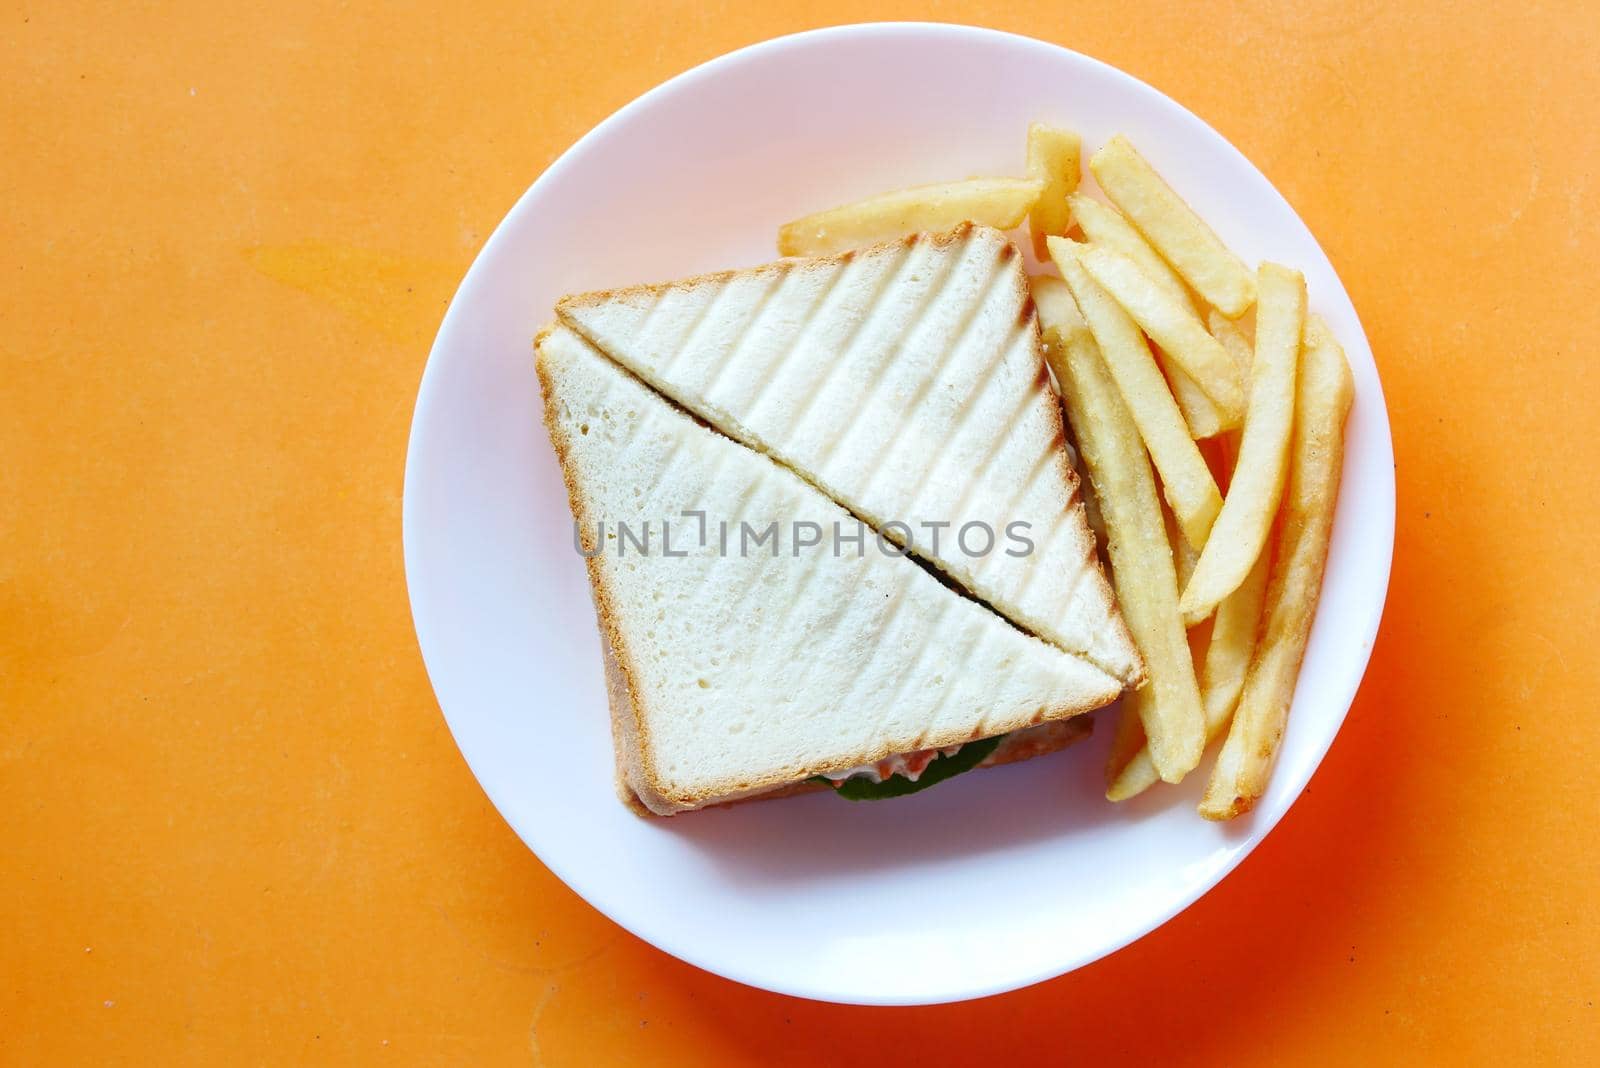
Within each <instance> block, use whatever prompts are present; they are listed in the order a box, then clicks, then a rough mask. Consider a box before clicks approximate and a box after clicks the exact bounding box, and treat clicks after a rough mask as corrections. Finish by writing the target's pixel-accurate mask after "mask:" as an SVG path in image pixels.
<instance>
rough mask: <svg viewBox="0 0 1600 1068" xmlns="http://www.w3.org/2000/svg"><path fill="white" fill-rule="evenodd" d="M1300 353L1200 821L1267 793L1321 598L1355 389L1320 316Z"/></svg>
mask: <svg viewBox="0 0 1600 1068" xmlns="http://www.w3.org/2000/svg"><path fill="white" fill-rule="evenodd" d="M1305 348H1306V351H1305V355H1304V367H1303V369H1302V373H1301V375H1300V382H1299V386H1298V388H1297V390H1296V397H1295V419H1294V424H1295V425H1294V444H1293V449H1292V454H1293V461H1292V471H1291V474H1290V477H1289V489H1288V492H1287V493H1286V494H1285V496H1284V502H1283V517H1282V520H1281V523H1280V526H1279V529H1278V538H1277V548H1276V551H1275V552H1274V553H1273V566H1272V577H1271V579H1270V581H1269V584H1268V587H1267V594H1266V609H1265V616H1264V618H1263V621H1262V625H1261V631H1260V633H1261V638H1260V644H1259V647H1258V648H1257V649H1256V651H1255V654H1254V656H1253V657H1252V658H1251V663H1250V670H1249V673H1248V675H1247V676H1246V678H1245V683H1244V692H1243V695H1242V696H1241V697H1240V698H1239V705H1238V708H1237V709H1236V710H1235V712H1234V714H1233V725H1232V726H1231V727H1230V728H1229V731H1228V740H1227V742H1225V743H1224V744H1223V746H1222V752H1221V754H1219V755H1218V757H1217V766H1216V767H1215V768H1214V769H1213V770H1212V773H1211V780H1210V782H1209V783H1208V784H1207V786H1206V792H1205V796H1204V797H1203V798H1202V799H1201V801H1200V814H1201V815H1202V816H1205V817H1206V818H1207V819H1214V820H1225V819H1232V818H1233V817H1235V816H1238V815H1240V814H1241V813H1244V812H1248V811H1249V810H1250V809H1251V808H1252V807H1254V805H1255V803H1256V801H1257V800H1259V799H1260V797H1261V795H1262V793H1264V792H1265V790H1266V787H1267V778H1268V776H1269V775H1270V774H1271V772H1272V765H1273V763H1274V761H1276V759H1277V756H1278V747H1279V745H1280V743H1281V742H1282V741H1283V729H1284V724H1285V723H1286V722H1287V719H1288V715H1289V706H1290V704H1291V703H1292V702H1293V701H1294V691H1295V682H1296V679H1297V678H1298V676H1299V674H1300V664H1301V662H1302V661H1303V660H1304V659H1305V653H1306V643H1307V641H1309V639H1310V637H1311V624H1312V622H1313V620H1315V618H1316V614H1317V601H1318V599H1319V597H1320V596H1321V591H1322V572H1323V568H1324V566H1325V565H1326V564H1327V560H1328V541H1329V538H1330V537H1331V536H1332V533H1333V513H1334V508H1335V506H1336V505H1337V503H1338V498H1339V475H1340V471H1341V469H1342V467H1343V464H1344V421H1345V416H1346V415H1347V414H1348V413H1349V411H1350V405H1351V404H1352V402H1353V401H1354V399H1355V383H1354V382H1353V381H1352V379H1351V377H1350V366H1349V364H1347V363H1346V362H1345V358H1344V351H1343V350H1342V349H1341V348H1340V347H1339V344H1338V342H1337V341H1335V340H1334V339H1333V335H1332V333H1330V332H1329V330H1328V328H1327V326H1326V324H1324V323H1323V322H1322V321H1321V319H1319V318H1317V317H1312V319H1311V320H1310V321H1309V322H1308V323H1307V325H1306V339H1305ZM1258 355H1259V353H1258ZM1241 463H1242V461H1241Z"/></svg>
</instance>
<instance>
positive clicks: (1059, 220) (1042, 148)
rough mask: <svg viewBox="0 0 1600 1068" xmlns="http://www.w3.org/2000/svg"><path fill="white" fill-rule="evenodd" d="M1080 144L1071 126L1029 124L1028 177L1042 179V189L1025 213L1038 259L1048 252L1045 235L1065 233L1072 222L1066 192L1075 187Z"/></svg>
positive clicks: (1078, 167) (1040, 123)
mask: <svg viewBox="0 0 1600 1068" xmlns="http://www.w3.org/2000/svg"><path fill="white" fill-rule="evenodd" d="M1082 148H1083V145H1082V142H1081V141H1079V140H1078V135H1077V134H1075V133H1073V132H1072V131H1070V130H1062V129H1058V128H1057V127H1054V126H1046V125H1045V124H1044V123H1042V122H1036V123H1033V124H1032V125H1031V126H1029V127H1028V177H1029V178H1035V179H1038V180H1039V181H1041V182H1043V183H1044V191H1043V192H1042V193H1040V194H1039V199H1038V200H1036V201H1034V204H1033V210H1032V211H1030V212H1029V213H1028V232H1029V233H1030V234H1031V235H1032V236H1033V254H1034V255H1035V256H1037V257H1038V258H1039V259H1040V260H1043V259H1044V258H1045V256H1046V255H1047V252H1046V250H1045V243H1044V239H1045V238H1047V237H1050V236H1051V235H1054V236H1056V237H1062V236H1065V234H1066V232H1067V226H1068V225H1069V224H1070V223H1071V222H1072V213H1071V211H1070V209H1069V208H1068V207H1067V196H1068V195H1069V194H1070V193H1072V191H1073V190H1075V189H1077V188H1078V178H1079V175H1080V173H1081V171H1082V165H1081V163H1080V158H1081V156H1082Z"/></svg>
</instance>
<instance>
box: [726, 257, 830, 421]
mask: <svg viewBox="0 0 1600 1068" xmlns="http://www.w3.org/2000/svg"><path fill="white" fill-rule="evenodd" d="M839 263H840V265H841V266H840V269H839V270H837V271H835V272H833V276H832V277H831V278H829V279H828V281H827V284H826V285H824V286H823V289H822V293H821V294H820V295H819V296H818V297H817V300H816V302H815V303H813V304H812V305H811V307H810V308H809V309H808V310H807V312H806V315H805V318H804V319H802V320H801V321H800V322H799V323H798V324H797V325H796V326H795V328H794V330H793V335H792V339H791V341H790V342H789V346H788V348H787V349H785V350H784V352H783V355H782V356H779V357H778V358H777V360H776V361H774V362H773V363H771V364H769V365H768V366H767V367H766V368H765V374H764V375H763V376H762V378H761V382H760V384H759V385H757V386H756V391H755V393H754V395H752V396H751V397H750V398H749V400H748V401H747V402H746V404H745V410H746V411H748V412H749V413H750V415H749V417H748V418H747V419H741V420H731V419H730V420H729V421H733V422H738V423H740V424H741V425H743V426H746V427H748V426H749V425H751V424H753V423H754V422H755V421H756V419H757V417H758V416H759V415H760V413H761V408H762V405H763V404H764V403H766V400H767V397H768V395H769V394H770V393H771V392H772V387H773V385H774V384H775V383H776V382H777V381H778V379H780V378H782V377H783V372H784V370H785V369H786V368H788V367H789V366H790V365H791V364H792V363H793V362H794V358H795V355H796V354H797V353H798V352H799V351H800V349H801V346H802V344H803V343H804V342H805V341H806V340H807V339H808V338H809V336H810V334H811V331H812V330H813V329H814V328H815V327H816V324H817V323H818V322H820V321H821V319H822V312H823V309H825V308H828V307H829V302H830V301H831V300H833V297H834V294H835V293H838V292H839V291H840V283H842V282H843V281H844V280H845V279H846V278H849V277H851V271H852V269H854V268H856V267H857V266H859V264H858V263H857V262H856V259H855V257H853V256H851V257H840V259H839ZM750 447H751V448H754V449H756V450H757V451H758V452H765V451H766V450H764V449H760V448H759V447H758V446H755V445H751V446H750Z"/></svg>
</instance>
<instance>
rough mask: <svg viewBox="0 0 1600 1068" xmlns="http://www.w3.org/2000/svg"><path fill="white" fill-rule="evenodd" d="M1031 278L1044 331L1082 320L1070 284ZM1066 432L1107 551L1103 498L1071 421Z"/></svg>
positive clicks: (1090, 518) (1091, 520) (1092, 524)
mask: <svg viewBox="0 0 1600 1068" xmlns="http://www.w3.org/2000/svg"><path fill="white" fill-rule="evenodd" d="M1028 281H1029V283H1030V285H1031V286H1032V289H1033V306H1034V308H1035V310H1036V311H1037V312H1038V315H1039V328H1040V330H1041V331H1042V332H1044V333H1046V334H1048V333H1050V332H1051V331H1055V332H1056V333H1058V334H1059V332H1060V329H1061V326H1060V324H1062V323H1072V322H1077V321H1081V320H1082V318H1083V316H1081V315H1080V314H1079V313H1078V304H1077V302H1076V301H1074V300H1073V299H1072V291H1071V290H1070V289H1068V288H1067V283H1065V282H1063V281H1062V280H1061V279H1059V278H1056V277H1054V276H1052V275H1048V274H1036V275H1034V276H1033V277H1032V278H1030V279H1029V280H1028ZM1066 433H1067V438H1068V440H1069V442H1070V445H1071V447H1070V450H1069V452H1068V456H1069V458H1070V459H1071V460H1072V471H1073V474H1075V475H1077V476H1078V492H1079V494H1080V495H1081V496H1082V497H1083V518H1084V520H1085V521H1086V522H1087V523H1088V524H1089V529H1090V530H1092V531H1094V536H1095V541H1096V543H1097V544H1098V545H1099V547H1100V550H1101V551H1102V552H1104V551H1105V547H1106V521H1105V517H1104V516H1103V515H1102V514H1101V513H1100V501H1099V500H1098V499H1097V498H1096V497H1095V493H1094V485H1093V483H1091V482H1090V481H1089V477H1088V474H1089V473H1088V471H1087V470H1086V469H1085V468H1084V466H1083V450H1082V448H1081V447H1080V446H1079V445H1078V439H1077V437H1076V435H1074V434H1073V432H1072V426H1071V424H1070V423H1069V424H1068V425H1067V427H1066Z"/></svg>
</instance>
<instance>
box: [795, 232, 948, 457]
mask: <svg viewBox="0 0 1600 1068" xmlns="http://www.w3.org/2000/svg"><path fill="white" fill-rule="evenodd" d="M916 248H917V245H916V242H914V241H913V242H911V243H910V244H908V245H905V246H903V247H900V248H898V249H896V250H895V259H894V261H893V262H892V263H891V264H890V265H889V266H888V267H887V268H886V269H885V270H884V272H883V277H882V278H880V279H879V280H878V282H877V284H876V286H874V288H873V291H872V296H871V297H869V298H868V300H867V303H866V306H865V307H864V308H862V310H861V312H860V314H859V316H858V317H857V319H856V321H855V323H854V324H853V325H852V326H851V328H850V333H849V334H848V335H846V337H845V339H844V341H843V342H842V343H841V344H840V346H839V352H840V356H839V358H838V359H836V360H834V361H832V362H831V363H829V364H828V367H827V369H826V370H825V371H824V372H823V375H822V380H821V381H820V382H817V383H815V384H814V385H813V386H812V388H811V389H810V390H808V391H807V393H806V396H805V397H804V398H802V399H801V401H800V407H799V409H798V410H797V411H796V412H795V414H794V415H793V417H791V418H790V420H789V425H788V426H787V427H785V428H784V433H785V434H788V435H798V434H799V433H800V430H801V429H802V428H803V427H804V426H805V423H806V418H807V417H808V416H809V415H810V414H811V412H812V411H813V410H814V409H815V408H816V404H817V400H818V398H820V397H821V396H822V395H823V394H824V393H826V392H827V391H828V387H829V386H830V385H831V384H832V383H833V379H834V376H835V375H837V374H838V373H839V369H840V368H841V367H843V366H844V365H845V363H846V362H847V361H848V360H849V359H850V357H851V354H852V353H853V352H854V351H855V348H856V343H857V342H858V341H859V340H860V339H861V336H862V334H863V333H864V332H865V331H866V329H867V326H868V324H869V323H871V322H872V321H873V319H874V318H875V317H876V316H877V314H878V312H879V311H880V310H881V309H882V307H883V298H884V297H885V296H886V295H887V294H888V293H890V292H891V291H892V290H893V289H894V287H895V285H896V283H898V282H899V281H900V280H901V278H902V277H903V276H904V274H905V272H906V271H907V270H908V269H909V268H910V266H911V264H912V263H913V262H914V260H915V258H916ZM826 462H827V459H826V454H824V458H823V461H822V463H819V464H818V466H819V467H821V466H823V465H825V464H826Z"/></svg>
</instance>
